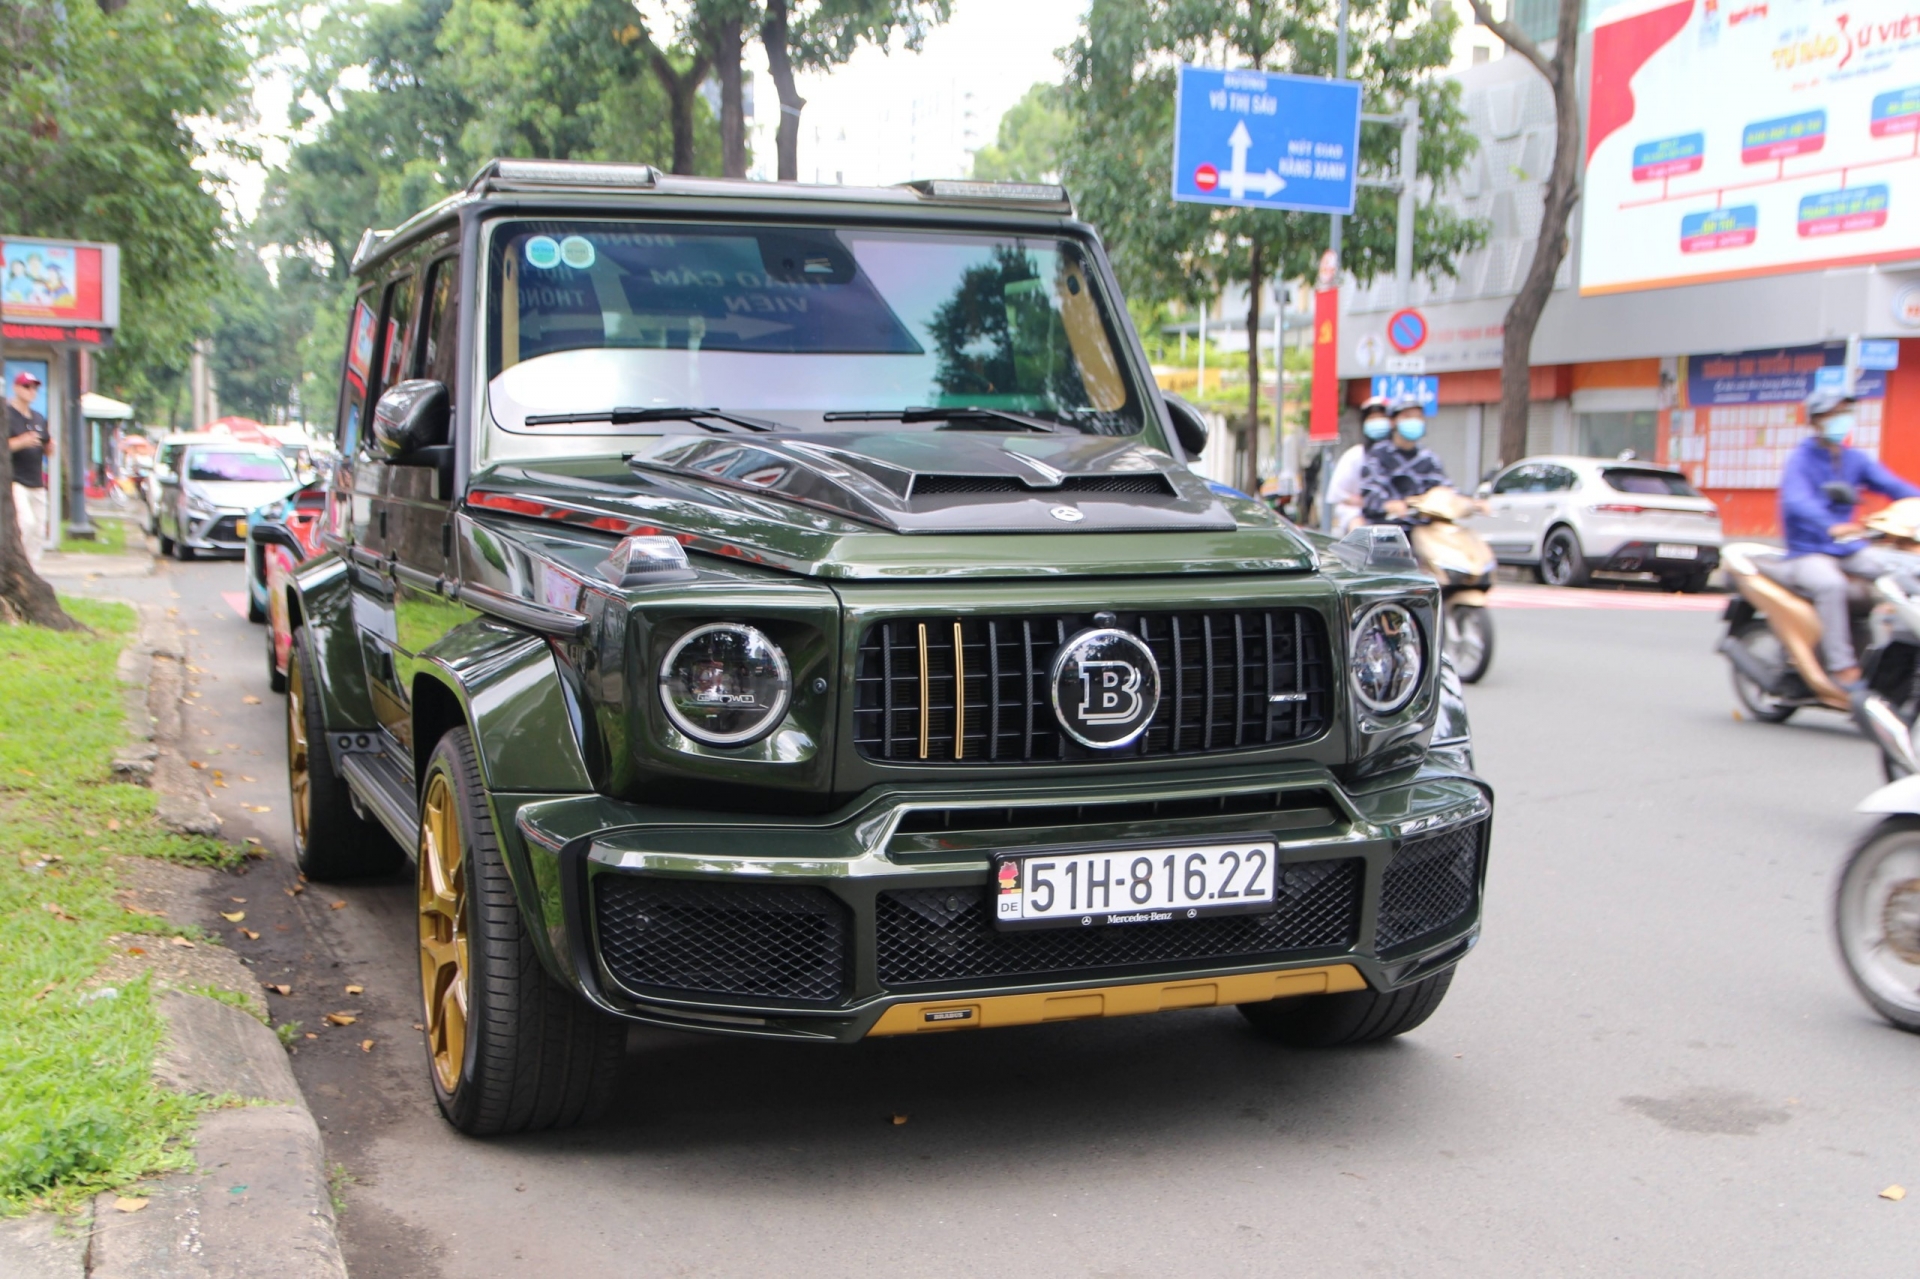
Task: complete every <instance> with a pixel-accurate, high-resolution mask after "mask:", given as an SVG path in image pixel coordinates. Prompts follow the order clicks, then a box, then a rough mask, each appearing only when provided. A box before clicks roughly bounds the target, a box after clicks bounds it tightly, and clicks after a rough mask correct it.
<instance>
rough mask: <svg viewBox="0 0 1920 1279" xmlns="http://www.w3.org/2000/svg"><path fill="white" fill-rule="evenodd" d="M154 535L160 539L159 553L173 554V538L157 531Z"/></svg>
mask: <svg viewBox="0 0 1920 1279" xmlns="http://www.w3.org/2000/svg"><path fill="white" fill-rule="evenodd" d="M154 536H156V537H158V538H159V539H160V553H161V554H162V555H171V554H173V539H172V538H170V537H168V536H167V535H166V534H165V533H157V534H155V535H154Z"/></svg>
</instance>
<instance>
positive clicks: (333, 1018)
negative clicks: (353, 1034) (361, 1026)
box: [326, 1013, 360, 1026]
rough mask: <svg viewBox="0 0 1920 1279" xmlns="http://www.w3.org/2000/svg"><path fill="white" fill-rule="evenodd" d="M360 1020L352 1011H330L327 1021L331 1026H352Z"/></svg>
mask: <svg viewBox="0 0 1920 1279" xmlns="http://www.w3.org/2000/svg"><path fill="white" fill-rule="evenodd" d="M359 1020H360V1019H359V1018H358V1017H355V1016H354V1015H353V1014H352V1013H328V1014H327V1016H326V1021H327V1024H328V1025H329V1026H351V1025H353V1023H354V1022H356V1021H359Z"/></svg>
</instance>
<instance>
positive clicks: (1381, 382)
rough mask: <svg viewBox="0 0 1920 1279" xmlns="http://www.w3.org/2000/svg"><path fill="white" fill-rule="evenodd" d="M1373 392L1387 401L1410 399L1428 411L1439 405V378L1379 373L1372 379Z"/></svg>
mask: <svg viewBox="0 0 1920 1279" xmlns="http://www.w3.org/2000/svg"><path fill="white" fill-rule="evenodd" d="M1373 393H1374V394H1375V395H1377V396H1379V397H1380V398H1381V399H1383V400H1387V401H1388V402H1392V401H1395V400H1412V401H1413V402H1414V403H1416V404H1418V405H1419V406H1420V407H1421V408H1423V409H1426V410H1427V411H1428V412H1429V413H1431V412H1432V411H1433V410H1434V409H1437V408H1439V407H1440V379H1439V378H1437V377H1414V376H1412V375H1410V374H1405V373H1386V374H1380V375H1378V376H1376V377H1375V378H1374V379H1373Z"/></svg>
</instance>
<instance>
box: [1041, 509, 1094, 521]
mask: <svg viewBox="0 0 1920 1279" xmlns="http://www.w3.org/2000/svg"><path fill="white" fill-rule="evenodd" d="M1047 514H1049V515H1051V516H1053V518H1054V519H1056V520H1063V521H1065V522H1066V523H1068V524H1078V523H1079V522H1080V521H1081V520H1084V519H1086V518H1087V513H1086V512H1085V511H1082V510H1077V509H1075V508H1074V507H1071V506H1056V507H1054V508H1053V509H1052V510H1051V511H1048V512H1047Z"/></svg>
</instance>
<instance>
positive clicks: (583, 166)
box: [467, 160, 660, 195]
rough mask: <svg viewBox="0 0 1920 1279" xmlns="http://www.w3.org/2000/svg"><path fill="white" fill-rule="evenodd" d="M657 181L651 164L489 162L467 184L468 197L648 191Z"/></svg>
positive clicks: (540, 161)
mask: <svg viewBox="0 0 1920 1279" xmlns="http://www.w3.org/2000/svg"><path fill="white" fill-rule="evenodd" d="M659 182H660V170H658V169H656V168H654V167H653V166H652V165H651V164H610V163H607V162H605V161H600V160H489V161H487V162H486V163H485V164H483V165H481V166H480V170H479V172H477V173H475V174H474V175H473V180H472V181H471V182H469V183H467V191H468V193H470V194H472V195H485V194H487V193H488V192H490V191H555V190H565V191H578V190H583V189H584V190H590V191H649V190H652V189H653V188H654V187H655V186H657V185H659Z"/></svg>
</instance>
